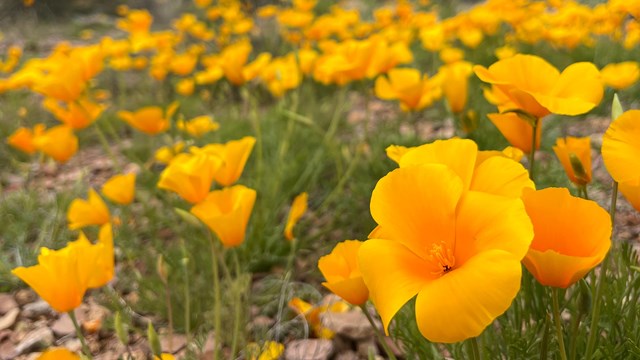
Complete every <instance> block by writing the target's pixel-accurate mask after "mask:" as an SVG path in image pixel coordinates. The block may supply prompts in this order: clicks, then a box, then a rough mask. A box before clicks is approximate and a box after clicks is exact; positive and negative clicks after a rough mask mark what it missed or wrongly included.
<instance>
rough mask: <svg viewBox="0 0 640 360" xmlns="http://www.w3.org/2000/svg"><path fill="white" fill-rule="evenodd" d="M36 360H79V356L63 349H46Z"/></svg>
mask: <svg viewBox="0 0 640 360" xmlns="http://www.w3.org/2000/svg"><path fill="white" fill-rule="evenodd" d="M37 360H80V356H78V355H77V354H76V353H73V352H71V351H69V350H67V349H65V348H55V349H48V350H47V351H45V352H43V353H42V354H41V355H40V356H38V359H37Z"/></svg>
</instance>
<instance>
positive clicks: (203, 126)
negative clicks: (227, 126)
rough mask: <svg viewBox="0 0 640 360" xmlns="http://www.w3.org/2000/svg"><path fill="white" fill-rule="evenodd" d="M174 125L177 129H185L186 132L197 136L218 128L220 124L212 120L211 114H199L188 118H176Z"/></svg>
mask: <svg viewBox="0 0 640 360" xmlns="http://www.w3.org/2000/svg"><path fill="white" fill-rule="evenodd" d="M176 126H177V128H178V129H179V130H182V131H185V132H186V133H187V134H189V135H191V136H193V137H196V138H199V137H202V136H203V135H205V134H207V133H210V132H212V131H216V130H218V129H219V128H220V124H219V123H218V122H216V121H214V120H213V118H212V117H211V116H208V115H201V116H196V117H194V118H193V119H190V120H186V121H185V120H178V121H177V122H176Z"/></svg>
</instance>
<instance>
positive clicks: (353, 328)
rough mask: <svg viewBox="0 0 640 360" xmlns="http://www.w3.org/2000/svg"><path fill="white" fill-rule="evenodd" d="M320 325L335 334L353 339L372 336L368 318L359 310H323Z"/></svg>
mask: <svg viewBox="0 0 640 360" xmlns="http://www.w3.org/2000/svg"><path fill="white" fill-rule="evenodd" d="M322 325H323V326H324V327H326V328H327V329H329V330H331V331H333V332H334V333H336V334H340V335H342V336H344V337H347V338H349V339H353V340H361V339H366V338H370V337H373V336H374V333H373V328H372V327H371V324H370V323H369V320H367V317H366V316H365V315H364V314H363V313H362V311H360V310H352V311H348V312H344V313H332V312H325V313H324V314H322Z"/></svg>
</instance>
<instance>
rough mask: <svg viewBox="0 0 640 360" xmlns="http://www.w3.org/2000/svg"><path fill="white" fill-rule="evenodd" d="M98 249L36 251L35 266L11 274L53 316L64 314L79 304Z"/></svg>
mask: <svg viewBox="0 0 640 360" xmlns="http://www.w3.org/2000/svg"><path fill="white" fill-rule="evenodd" d="M101 251H102V246H67V247H65V248H62V249H60V250H50V249H47V248H41V249H40V255H38V264H37V265H34V266H30V267H18V268H15V269H13V270H12V271H11V272H12V273H13V274H14V275H16V276H17V277H19V278H20V279H22V281H24V282H26V283H27V284H28V285H29V286H31V288H32V289H33V290H34V291H35V292H36V293H38V295H40V297H41V298H42V299H43V300H44V301H46V302H47V303H49V305H51V307H52V308H53V309H54V310H56V311H57V312H61V313H63V312H68V311H71V310H73V309H75V308H77V307H78V306H79V305H80V304H81V303H82V298H83V297H84V293H85V292H86V291H87V288H88V286H89V281H90V279H91V277H92V276H94V272H95V271H96V268H95V264H96V261H97V259H98V258H99V256H100V253H101Z"/></svg>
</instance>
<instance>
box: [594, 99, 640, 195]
mask: <svg viewBox="0 0 640 360" xmlns="http://www.w3.org/2000/svg"><path fill="white" fill-rule="evenodd" d="M602 159H603V160H604V165H605V166H606V167H607V170H608V171H609V173H610V174H611V177H612V178H613V179H614V180H615V181H617V182H618V183H621V184H622V183H625V184H628V185H631V186H640V167H638V166H637V165H638V159H640V110H628V111H625V112H624V113H623V114H622V115H620V116H619V117H618V118H617V119H614V120H613V122H612V123H611V125H609V128H608V129H607V131H606V132H605V133H604V136H603V138H602Z"/></svg>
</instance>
